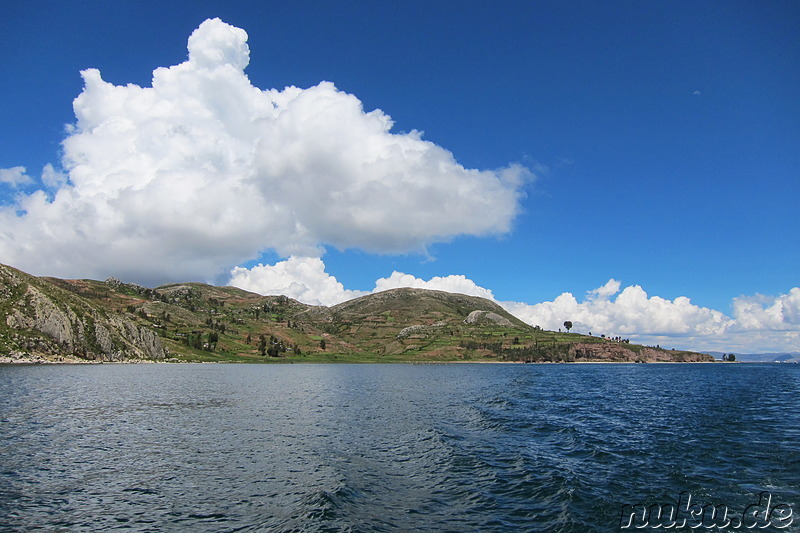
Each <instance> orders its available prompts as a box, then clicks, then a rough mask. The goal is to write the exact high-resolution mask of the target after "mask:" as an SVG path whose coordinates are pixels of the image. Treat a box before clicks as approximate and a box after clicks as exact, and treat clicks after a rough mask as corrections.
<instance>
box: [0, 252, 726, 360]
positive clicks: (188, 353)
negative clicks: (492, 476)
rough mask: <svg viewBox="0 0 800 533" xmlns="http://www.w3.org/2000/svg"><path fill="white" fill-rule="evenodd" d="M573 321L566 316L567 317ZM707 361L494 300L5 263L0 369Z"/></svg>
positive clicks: (0, 268)
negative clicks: (298, 291) (42, 271)
mask: <svg viewBox="0 0 800 533" xmlns="http://www.w3.org/2000/svg"><path fill="white" fill-rule="evenodd" d="M565 318H568V317H565ZM281 360H286V361H292V362H304V361H352V362H358V361H385V362H399V361H411V362H414V361H420V362H424V361H524V362H542V361H552V362H574V361H637V362H650V361H711V360H713V358H712V357H711V356H709V355H707V354H701V353H696V352H687V351H674V350H664V349H660V348H650V347H644V346H638V345H635V344H627V343H619V342H612V341H610V340H607V339H602V338H599V337H592V336H586V335H580V334H577V333H563V332H560V331H559V332H553V331H545V330H541V329H539V328H536V327H531V326H529V325H527V324H525V323H524V322H522V321H521V320H519V319H518V318H517V317H515V316H513V315H511V314H510V313H508V312H507V311H506V310H505V309H503V308H502V307H500V306H499V305H498V304H496V303H495V302H492V301H489V300H486V299H484V298H478V297H475V296H467V295H463V294H453V293H448V292H443V291H435V290H427V289H414V288H400V289H392V290H389V291H384V292H380V293H376V294H370V295H367V296H363V297H361V298H356V299H354V300H350V301H347V302H343V303H341V304H338V305H334V306H331V307H322V306H312V305H306V304H303V303H300V302H298V301H296V300H293V299H291V298H288V297H286V296H262V295H258V294H254V293H251V292H247V291H244V290H241V289H238V288H235V287H216V286H211V285H206V284H203V283H180V284H170V285H163V286H161V287H157V288H155V289H151V288H147V287H142V286H139V285H135V284H129V283H124V282H122V281H120V280H117V279H114V278H110V279H108V280H106V281H95V280H64V279H57V278H46V277H42V278H38V277H34V276H31V275H29V274H26V273H24V272H21V271H19V270H16V269H14V268H12V267H9V266H4V265H0V362H57V361H64V362H81V361H96V362H106V361H218V362H224V361H236V362H265V361H281Z"/></svg>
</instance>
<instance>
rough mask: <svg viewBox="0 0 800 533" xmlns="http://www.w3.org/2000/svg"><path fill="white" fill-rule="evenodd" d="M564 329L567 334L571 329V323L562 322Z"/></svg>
mask: <svg viewBox="0 0 800 533" xmlns="http://www.w3.org/2000/svg"><path fill="white" fill-rule="evenodd" d="M564 327H565V328H566V330H567V333H569V330H571V329H572V322H570V321H569V320H567V321H566V322H564Z"/></svg>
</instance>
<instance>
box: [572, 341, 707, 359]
mask: <svg viewBox="0 0 800 533" xmlns="http://www.w3.org/2000/svg"><path fill="white" fill-rule="evenodd" d="M637 348H638V349H633V348H631V347H629V345H626V344H622V343H618V342H614V341H605V342H597V343H577V344H572V345H571V346H570V347H569V356H570V358H571V359H572V360H575V361H608V362H630V361H636V362H642V363H653V362H684V363H685V362H700V361H713V360H714V358H713V357H712V356H710V355H708V354H703V353H695V352H683V351H675V350H664V349H661V348H650V347H637Z"/></svg>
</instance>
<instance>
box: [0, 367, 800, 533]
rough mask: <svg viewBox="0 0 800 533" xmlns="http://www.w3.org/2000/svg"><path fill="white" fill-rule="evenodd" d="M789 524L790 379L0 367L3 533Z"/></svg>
mask: <svg viewBox="0 0 800 533" xmlns="http://www.w3.org/2000/svg"><path fill="white" fill-rule="evenodd" d="M763 491H768V492H769V493H770V494H771V495H772V498H773V501H774V502H775V503H778V502H780V503H784V504H790V505H792V506H793V510H794V511H795V520H794V524H793V525H791V526H790V527H789V529H788V530H790V531H793V530H797V526H798V525H800V516H798V514H800V508H798V503H800V365H788V364H785V365H758V364H695V365H692V364H685V365H669V364H660V365H655V364H652V365H608V364H606V365H601V364H597V365H593V364H587V365H578V364H575V365H563V364H562V365H486V364H484V365H478V364H475V365H469V364H458V365H98V366H88V365H86V366H5V367H0V530H2V531H37V530H41V531H105V530H128V531H215V532H216V531H414V530H418V531H458V532H464V531H575V532H589V531H616V530H618V529H619V525H620V518H621V508H622V505H625V504H629V505H633V504H637V503H641V504H648V505H649V504H652V503H665V504H666V503H669V502H670V501H672V502H674V501H675V500H677V499H678V497H679V494H680V493H681V492H689V493H690V494H691V495H692V496H693V497H694V498H695V499H696V500H702V501H703V502H705V503H713V504H725V505H727V506H729V507H730V508H731V509H735V510H744V509H745V508H746V507H747V506H748V505H750V504H753V503H756V502H757V501H758V494H759V493H761V492H763Z"/></svg>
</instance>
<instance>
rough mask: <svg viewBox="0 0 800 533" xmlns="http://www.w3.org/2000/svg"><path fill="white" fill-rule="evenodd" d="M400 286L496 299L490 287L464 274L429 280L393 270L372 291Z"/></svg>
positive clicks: (377, 282) (436, 277) (376, 283)
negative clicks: (483, 285)
mask: <svg viewBox="0 0 800 533" xmlns="http://www.w3.org/2000/svg"><path fill="white" fill-rule="evenodd" d="M400 287H412V288H416V289H431V290H438V291H446V292H456V293H460V294H466V295H469V296H480V297H481V298H486V299H488V300H494V295H493V294H492V291H490V290H489V289H484V288H483V287H481V286H479V285H478V284H476V283H475V282H474V281H472V280H471V279H469V278H467V277H466V276H462V275H450V276H434V277H432V278H431V279H429V280H428V281H425V280H423V279H420V278H417V277H414V276H412V275H411V274H403V273H402V272H397V271H395V272H392V275H391V276H389V277H388V278H380V279H379V280H378V281H376V282H375V289H374V290H373V291H372V292H381V291H387V290H389V289H397V288H400Z"/></svg>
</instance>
